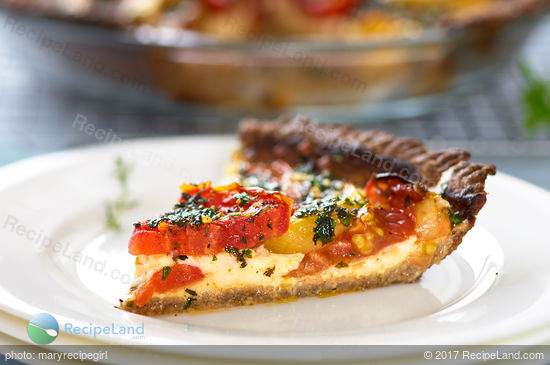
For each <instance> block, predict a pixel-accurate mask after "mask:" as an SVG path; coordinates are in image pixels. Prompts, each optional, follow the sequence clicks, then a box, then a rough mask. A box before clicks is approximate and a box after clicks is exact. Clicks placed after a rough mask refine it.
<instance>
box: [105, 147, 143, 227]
mask: <svg viewBox="0 0 550 365" xmlns="http://www.w3.org/2000/svg"><path fill="white" fill-rule="evenodd" d="M132 171H133V166H132V165H130V164H128V163H126V162H125V161H124V159H123V158H122V157H120V156H117V157H116V159H115V172H114V176H115V178H116V180H117V182H118V185H119V194H118V196H117V197H116V199H115V200H114V201H107V202H106V203H105V229H106V230H113V231H118V230H120V227H121V225H120V214H121V213H122V212H123V211H125V210H128V209H131V208H134V207H135V206H137V204H138V201H137V200H132V199H130V189H129V178H130V175H131V173H132Z"/></svg>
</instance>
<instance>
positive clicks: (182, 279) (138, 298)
mask: <svg viewBox="0 0 550 365" xmlns="http://www.w3.org/2000/svg"><path fill="white" fill-rule="evenodd" d="M203 278H204V274H203V273H202V272H201V269H199V268H198V267H196V266H191V265H186V264H177V265H174V266H165V267H164V268H162V269H161V270H158V271H156V272H155V273H154V274H153V275H151V277H150V278H149V279H147V280H146V281H144V282H143V283H141V284H140V285H139V286H138V288H137V289H136V291H135V304H136V305H137V306H138V307H142V306H144V305H145V304H147V303H149V301H150V300H151V298H152V297H153V294H155V293H165V292H167V291H169V290H172V289H178V288H182V287H184V286H186V285H189V284H192V283H195V282H197V281H200V280H202V279H203Z"/></svg>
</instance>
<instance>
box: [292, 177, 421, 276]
mask: <svg viewBox="0 0 550 365" xmlns="http://www.w3.org/2000/svg"><path fill="white" fill-rule="evenodd" d="M366 192H367V197H368V199H369V201H370V207H369V214H367V215H364V216H363V217H359V220H357V221H356V222H355V223H354V225H353V226H350V231H348V232H344V233H342V234H341V235H339V236H336V237H335V238H334V239H333V240H332V242H330V243H328V244H326V245H325V246H323V247H321V248H319V249H316V250H314V251H310V252H308V253H306V254H305V256H304V258H303V259H302V261H301V262H300V266H299V267H298V268H297V269H296V270H293V271H291V272H290V273H289V274H288V276H290V277H301V276H304V275H311V274H315V273H319V272H321V271H323V270H325V269H327V268H329V267H330V266H334V265H336V266H338V267H345V266H347V265H348V263H349V262H352V261H353V260H355V259H357V258H360V257H365V256H369V255H373V254H376V252H378V251H379V250H381V249H383V248H384V247H386V246H389V245H391V244H392V243H396V242H400V241H403V240H405V239H407V238H408V237H410V236H411V235H413V234H415V229H416V216H415V206H416V205H417V204H418V203H420V202H421V201H423V199H424V197H425V195H426V192H425V191H423V190H422V189H421V188H420V187H419V186H418V185H415V184H412V183H409V182H406V181H404V180H402V179H400V178H398V177H393V176H380V177H374V178H372V179H371V180H370V181H369V183H368V184H367V186H366ZM369 216H371V217H372V218H368V217H369ZM352 230H353V233H352V232H351V231H352Z"/></svg>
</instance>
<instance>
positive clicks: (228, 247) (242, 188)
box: [120, 118, 495, 314]
mask: <svg viewBox="0 0 550 365" xmlns="http://www.w3.org/2000/svg"><path fill="white" fill-rule="evenodd" d="M240 139H241V148H240V150H239V151H238V152H237V153H236V156H235V160H234V163H233V165H232V170H233V172H234V173H235V174H234V178H235V179H236V180H237V181H238V182H234V183H232V184H230V185H225V186H212V185H211V184H210V183H208V182H207V183H201V184H196V185H183V186H182V187H181V198H180V200H179V202H178V203H177V204H176V206H175V207H174V209H173V211H171V212H168V213H165V214H164V215H162V216H160V217H158V218H153V219H150V220H146V221H143V222H139V223H136V224H135V230H134V233H133V235H132V237H131V239H130V243H129V252H130V253H131V254H132V255H135V256H136V273H135V276H136V278H135V282H134V284H133V285H132V287H131V289H130V293H129V295H128V298H127V299H126V300H124V301H123V302H122V304H121V306H120V308H122V309H125V310H128V311H133V312H137V313H144V314H161V313H171V312H180V311H183V310H193V309H195V310H197V309H198V310H201V309H214V308H220V307H229V306H236V305H244V304H254V303H261V302H271V301H276V300H283V299H289V298H296V297H303V296H311V295H325V294H327V293H337V292H344V291H352V290H363V289H367V288H374V287H379V286H384V285H388V284H391V283H409V282H414V281H416V280H418V279H419V278H420V276H421V275H422V274H423V273H424V272H425V271H426V270H427V269H428V268H429V267H430V266H431V265H432V264H434V263H439V262H440V261H441V260H442V259H443V258H445V257H446V256H447V255H448V254H450V253H451V252H452V251H453V250H455V249H456V247H457V246H458V245H459V244H460V242H461V241H462V237H463V236H464V235H465V234H466V233H467V231H468V230H469V229H471V227H472V226H473V225H474V222H475V217H476V215H477V213H478V212H479V210H480V209H481V208H482V206H483V205H484V203H485V191H484V184H485V179H486V178H487V176H488V175H490V174H494V173H495V167H494V166H491V165H484V164H477V163H469V162H466V160H467V159H468V157H469V155H468V153H467V152H465V151H462V150H447V151H442V152H431V151H428V150H427V149H426V148H425V147H424V146H423V145H422V144H421V143H420V142H418V141H416V140H412V139H402V138H397V137H394V136H391V135H388V134H386V133H383V132H373V131H355V130H353V129H351V128H349V127H342V126H330V125H322V124H319V123H315V122H311V121H309V120H307V119H305V118H294V119H280V120H278V121H275V122H259V121H256V120H245V121H243V122H242V123H241V127H240ZM445 171H448V173H446V174H444V172H445ZM442 175H446V176H447V175H448V176H447V177H444V178H443V180H445V181H440V180H442V178H441V177H442ZM434 190H435V191H434Z"/></svg>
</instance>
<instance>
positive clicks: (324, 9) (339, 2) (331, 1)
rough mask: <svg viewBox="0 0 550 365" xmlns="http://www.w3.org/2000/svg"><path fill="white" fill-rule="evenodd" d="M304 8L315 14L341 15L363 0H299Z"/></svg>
mask: <svg viewBox="0 0 550 365" xmlns="http://www.w3.org/2000/svg"><path fill="white" fill-rule="evenodd" d="M299 1H300V3H301V5H302V7H303V8H304V10H305V11H306V12H307V13H309V14H312V15H315V16H330V15H342V14H345V13H347V12H349V11H350V10H351V9H352V8H353V7H355V6H356V5H358V4H359V3H361V2H364V1H365V0H299Z"/></svg>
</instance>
